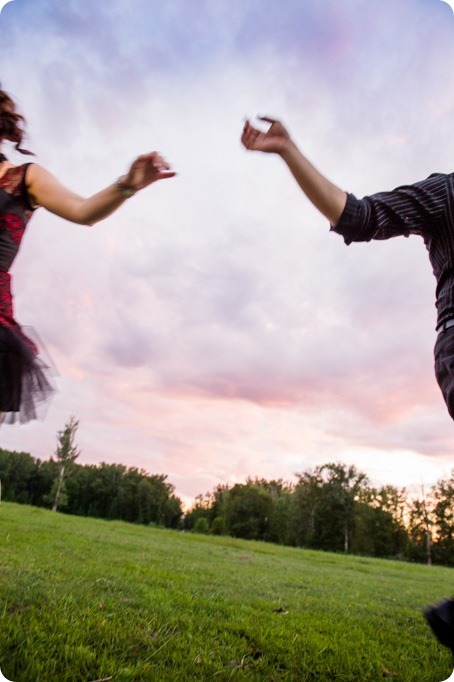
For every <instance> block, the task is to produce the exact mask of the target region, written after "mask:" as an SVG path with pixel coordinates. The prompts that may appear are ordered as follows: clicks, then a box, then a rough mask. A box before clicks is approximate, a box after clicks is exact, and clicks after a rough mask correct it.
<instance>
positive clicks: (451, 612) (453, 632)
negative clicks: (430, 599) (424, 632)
mask: <svg viewBox="0 0 454 682" xmlns="http://www.w3.org/2000/svg"><path fill="white" fill-rule="evenodd" d="M424 615H425V617H426V620H427V622H428V623H429V625H430V627H431V628H432V632H433V633H434V635H435V637H436V638H437V639H438V641H439V642H440V644H443V646H447V647H448V649H451V651H452V653H453V654H454V599H443V601H441V602H440V603H439V604H436V605H435V606H428V607H427V608H426V609H424Z"/></svg>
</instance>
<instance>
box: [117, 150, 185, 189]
mask: <svg viewBox="0 0 454 682" xmlns="http://www.w3.org/2000/svg"><path fill="white" fill-rule="evenodd" d="M174 175H176V173H175V172H174V171H172V170H170V166H169V164H168V163H167V161H165V159H163V157H162V156H161V155H160V154H158V152H151V153H150V154H142V155H141V156H139V157H138V158H137V159H136V160H135V161H134V162H133V164H132V165H131V168H130V169H129V171H128V173H127V174H126V175H124V176H123V178H122V184H123V185H124V186H125V187H128V188H130V189H132V190H133V191H134V192H138V191H139V190H141V189H144V188H145V187H148V185H151V183H152V182H157V181H158V180H164V179H165V178H173V177H174Z"/></svg>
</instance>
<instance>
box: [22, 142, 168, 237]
mask: <svg viewBox="0 0 454 682" xmlns="http://www.w3.org/2000/svg"><path fill="white" fill-rule="evenodd" d="M174 175H175V173H174V172H173V171H172V170H170V166H169V164H168V163H167V161H165V160H164V159H163V158H162V156H161V155H160V154H158V153H157V152H151V153H150V154H144V155H142V156H139V157H138V158H137V159H136V160H135V161H134V162H133V164H132V165H131V168H130V169H129V171H128V173H127V174H126V175H124V176H123V177H122V178H120V180H119V181H117V182H115V183H113V184H112V185H110V186H109V187H106V188H105V189H103V190H101V191H100V192H97V194H94V195H93V196H91V197H88V198H86V199H85V198H83V197H81V196H79V195H78V194H75V193H74V192H72V191H71V190H69V189H67V188H66V187H65V186H64V185H62V184H61V183H60V182H59V181H58V180H57V178H55V177H54V176H53V175H52V174H51V173H49V172H48V171H47V170H45V169H44V168H42V167H41V166H39V165H37V164H32V165H31V166H30V167H29V169H28V172H27V189H28V194H29V197H30V200H31V202H32V204H34V205H35V206H43V207H44V208H46V209H47V210H48V211H50V212H51V213H55V214H56V215H58V216H60V217H61V218H65V219H66V220H70V221H71V222H73V223H79V224H80V225H94V223H97V222H98V221H99V220H103V218H106V217H107V216H109V215H110V214H111V213H113V212H114V211H116V209H117V208H118V207H119V206H121V204H123V203H124V201H125V200H126V199H127V198H128V196H132V194H135V193H136V192H138V191H139V190H141V189H144V188H145V187H148V185H151V184H152V183H153V182H157V181H158V180H163V179H165V178H172V177H173V176H174Z"/></svg>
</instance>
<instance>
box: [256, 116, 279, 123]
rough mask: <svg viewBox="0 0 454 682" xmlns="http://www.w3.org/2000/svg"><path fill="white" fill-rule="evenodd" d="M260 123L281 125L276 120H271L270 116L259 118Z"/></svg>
mask: <svg viewBox="0 0 454 682" xmlns="http://www.w3.org/2000/svg"><path fill="white" fill-rule="evenodd" d="M257 118H258V119H259V121H266V122H267V123H279V121H278V120H277V119H275V118H270V116H257Z"/></svg>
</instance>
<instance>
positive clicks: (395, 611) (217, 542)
mask: <svg viewBox="0 0 454 682" xmlns="http://www.w3.org/2000/svg"><path fill="white" fill-rule="evenodd" d="M453 592H454V571H453V570H452V569H445V568H440V567H426V566H419V565H413V564H406V563H399V562H394V561H384V560H377V559H369V558H361V557H353V556H339V555H336V554H328V553H323V552H313V551H306V550H298V549H293V548H284V547H278V546H275V545H270V544H265V543H257V542H247V541H241V540H234V539H232V538H214V537H205V536H201V535H194V534H190V533H180V532H177V531H167V530H160V529H154V528H147V527H142V526H135V525H128V524H126V523H121V522H108V521H101V520H95V519H86V518H78V517H71V516H65V515H63V514H53V513H51V512H49V511H46V510H43V509H38V508H33V507H26V506H21V505H15V504H8V503H4V502H2V503H1V504H0V668H1V671H2V673H3V675H4V676H5V677H6V678H7V679H9V680H13V681H14V682H79V681H80V682H94V681H95V680H111V679H112V680H115V682H130V681H132V680H134V681H137V682H139V681H140V682H148V681H151V682H154V681H156V682H162V681H167V680H168V681H171V682H176V681H178V682H179V681H180V680H188V681H191V682H193V681H194V680H200V681H206V680H214V681H219V682H221V681H223V680H267V681H269V682H272V681H277V680H295V681H298V682H300V681H301V682H302V681H304V680H317V681H321V682H323V681H325V680H326V681H327V682H328V681H332V680H343V681H351V682H353V681H355V682H356V681H358V682H367V681H370V682H377V681H378V680H383V679H390V680H396V681H405V682H411V681H413V680H414V681H415V682H441V680H446V679H447V678H448V677H449V676H450V674H451V672H452V669H453V665H454V662H453V661H452V660H451V657H450V655H449V652H448V651H447V650H446V649H443V648H442V647H440V646H439V645H438V644H437V642H436V640H435V639H434V638H433V637H432V635H431V633H430V631H429V629H428V627H427V626H426V624H425V622H424V620H423V617H422V615H421V607H422V606H424V605H425V604H427V603H430V602H433V601H436V600H438V599H439V598H441V597H444V596H448V595H450V594H452V593H453Z"/></svg>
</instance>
